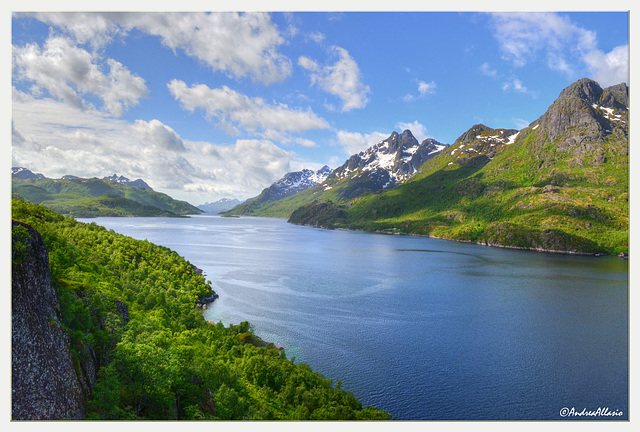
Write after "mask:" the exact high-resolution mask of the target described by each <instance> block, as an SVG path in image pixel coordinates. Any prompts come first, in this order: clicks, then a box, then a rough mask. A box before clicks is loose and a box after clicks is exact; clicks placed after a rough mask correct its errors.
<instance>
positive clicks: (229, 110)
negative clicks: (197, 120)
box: [168, 80, 329, 136]
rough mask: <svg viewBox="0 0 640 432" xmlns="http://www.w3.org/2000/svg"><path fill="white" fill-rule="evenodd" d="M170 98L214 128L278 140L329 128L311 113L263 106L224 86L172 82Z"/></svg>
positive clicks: (309, 110) (274, 105) (275, 106)
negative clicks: (215, 125)
mask: <svg viewBox="0 0 640 432" xmlns="http://www.w3.org/2000/svg"><path fill="white" fill-rule="evenodd" d="M168 87H169V90H170V91H171V94H172V95H173V96H174V97H175V98H176V100H178V101H179V102H180V103H181V104H182V106H183V108H184V109H186V110H188V111H192V112H193V111H195V110H196V109H202V110H204V111H205V112H206V115H207V117H209V118H212V119H213V118H215V119H217V121H218V124H219V125H220V126H221V127H223V128H227V129H228V130H234V129H235V128H236V127H241V128H242V129H245V130H248V131H251V132H256V133H262V134H264V135H265V136H279V134H280V133H283V132H298V133H300V132H305V131H307V130H310V129H325V128H328V127H329V124H328V123H327V122H326V121H325V120H324V119H322V118H320V117H318V116H317V115H316V114H315V113H314V112H313V111H311V109H307V110H301V109H291V108H289V107H288V106H287V105H285V104H267V103H266V102H265V101H264V100H263V99H261V98H251V97H248V96H246V95H243V94H240V93H238V92H236V91H234V90H232V89H230V88H229V87H227V86H223V87H221V88H215V89H212V88H209V87H208V86H206V85H204V84H197V85H193V86H192V87H188V86H187V85H186V84H185V83H184V82H183V81H180V80H173V81H171V82H170V83H169V84H168Z"/></svg>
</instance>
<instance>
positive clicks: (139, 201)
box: [12, 178, 201, 217]
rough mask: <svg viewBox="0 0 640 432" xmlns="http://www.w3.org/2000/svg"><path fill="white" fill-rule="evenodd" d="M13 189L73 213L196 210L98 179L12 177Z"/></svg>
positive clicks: (156, 213)
mask: <svg viewBox="0 0 640 432" xmlns="http://www.w3.org/2000/svg"><path fill="white" fill-rule="evenodd" d="M12 189H13V192H14V193H17V194H19V195H20V196H23V197H24V198H26V199H27V200H29V201H31V202H34V203H36V204H42V205H43V206H45V207H47V208H50V209H52V210H55V211H57V212H59V213H63V214H69V215H72V216H76V217H94V216H178V215H188V214H199V213H201V211H200V210H199V209H197V208H196V207H194V206H192V205H191V204H189V203H187V202H184V201H178V200H174V199H173V198H171V197H169V196H168V195H166V194H163V193H160V192H155V191H152V190H148V189H142V188H136V187H129V186H123V185H119V184H117V183H114V182H110V181H106V180H100V179H74V180H52V179H28V180H24V179H17V178H13V179H12Z"/></svg>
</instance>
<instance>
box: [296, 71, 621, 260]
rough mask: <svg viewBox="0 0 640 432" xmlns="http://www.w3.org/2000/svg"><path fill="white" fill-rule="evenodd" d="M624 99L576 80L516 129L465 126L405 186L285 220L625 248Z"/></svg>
mask: <svg viewBox="0 0 640 432" xmlns="http://www.w3.org/2000/svg"><path fill="white" fill-rule="evenodd" d="M627 93H628V87H627V86H626V84H619V85H616V86H612V87H608V88H606V89H602V88H601V87H600V86H599V85H598V84H597V83H596V82H595V81H592V80H588V79H583V80H579V81H577V82H576V83H573V84H572V85H570V86H568V87H567V88H566V89H565V90H563V91H562V92H561V93H560V95H559V97H558V98H557V99H556V101H554V103H553V104H552V105H551V106H550V107H549V109H548V110H547V111H546V112H545V113H544V114H543V115H542V116H540V117H539V118H538V119H537V120H535V121H533V122H532V123H531V124H530V125H529V126H527V127H525V128H524V129H521V130H520V131H515V130H509V129H491V128H488V127H486V126H484V125H475V126H473V127H472V128H470V129H469V130H468V131H466V132H465V133H463V134H461V136H460V138H458V139H457V140H456V141H455V143H454V144H453V145H452V146H451V147H450V148H449V149H447V151H446V152H442V153H441V154H440V155H438V156H437V157H434V158H432V159H430V160H428V161H426V162H425V163H424V164H423V165H422V167H421V168H420V169H419V170H418V172H417V173H416V174H415V175H414V176H413V177H412V178H411V179H410V180H409V181H408V182H406V183H403V184H401V185H398V186H397V187H396V188H394V189H392V190H389V191H384V192H381V193H377V194H368V195H363V196H360V197H358V198H355V199H353V200H350V201H348V202H346V203H340V202H336V201H333V202H331V203H329V202H328V201H327V205H328V206H329V207H327V206H324V207H323V208H322V216H321V220H320V219H319V218H320V216H319V217H314V212H315V211H317V209H318V205H319V204H320V203H321V200H318V201H316V202H315V203H306V206H300V207H299V208H298V209H297V210H296V211H295V212H294V213H292V215H291V217H290V218H289V221H290V222H291V223H300V224H305V225H311V226H323V227H326V228H348V229H363V230H368V231H377V232H386V233H395V234H413V235H424V236H430V237H438V238H446V239H452V240H460V241H469V242H476V243H480V244H484V245H490V246H502V247H514V248H520V249H532V250H543V251H549V252H561V253H585V254H594V253H611V254H614V253H615V254H617V253H620V252H627V251H628V247H629V246H628V241H629V239H628V235H629V201H628V199H629V197H628V192H629V166H628V164H629V139H628V116H629V113H628V95H627ZM514 132H515V133H514ZM327 215H338V217H337V218H334V219H333V220H332V219H331V217H328V216H327ZM320 222H321V223H320Z"/></svg>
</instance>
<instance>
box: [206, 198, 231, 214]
mask: <svg viewBox="0 0 640 432" xmlns="http://www.w3.org/2000/svg"><path fill="white" fill-rule="evenodd" d="M238 204H240V200H237V199H235V198H234V199H231V198H222V199H219V200H218V201H214V202H211V203H210V202H206V203H204V204H201V205H199V206H198V208H199V209H200V210H202V211H204V212H207V213H219V212H224V211H227V210H231V209H232V208H234V207H235V206H237V205H238Z"/></svg>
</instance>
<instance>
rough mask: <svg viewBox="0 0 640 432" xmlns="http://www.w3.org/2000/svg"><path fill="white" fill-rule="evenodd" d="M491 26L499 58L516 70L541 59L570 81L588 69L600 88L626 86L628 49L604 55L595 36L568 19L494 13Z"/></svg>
mask: <svg viewBox="0 0 640 432" xmlns="http://www.w3.org/2000/svg"><path fill="white" fill-rule="evenodd" d="M491 25H492V27H493V29H494V36H495V38H496V39H497V40H498V42H499V44H500V48H501V51H502V54H503V59H504V60H506V61H509V62H511V63H512V64H513V65H514V66H516V67H522V66H524V65H526V64H528V63H529V62H531V61H534V60H536V59H537V58H538V57H539V56H543V58H544V59H545V60H546V64H547V66H548V67H549V68H550V69H552V70H555V71H559V72H562V73H564V74H566V75H567V76H568V77H570V78H572V79H573V78H576V77H579V76H581V74H583V73H584V70H585V69H588V70H589V71H590V72H591V74H592V77H593V78H594V79H595V80H596V81H603V82H604V84H603V83H601V84H602V85H604V86H606V85H608V84H610V83H615V84H617V83H620V82H623V81H624V82H627V83H628V80H629V77H628V74H629V72H628V71H629V56H628V46H626V45H625V46H619V47H616V48H615V49H613V50H612V51H611V52H609V53H606V54H605V53H603V52H602V51H600V50H599V49H598V48H597V35H596V33H594V32H593V31H590V30H587V29H584V28H582V27H580V26H578V25H576V24H574V23H573V22H571V20H570V19H569V18H568V17H563V16H561V15H560V14H557V13H550V12H540V13H532V12H521V13H494V14H492V22H491ZM483 66H484V65H483Z"/></svg>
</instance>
